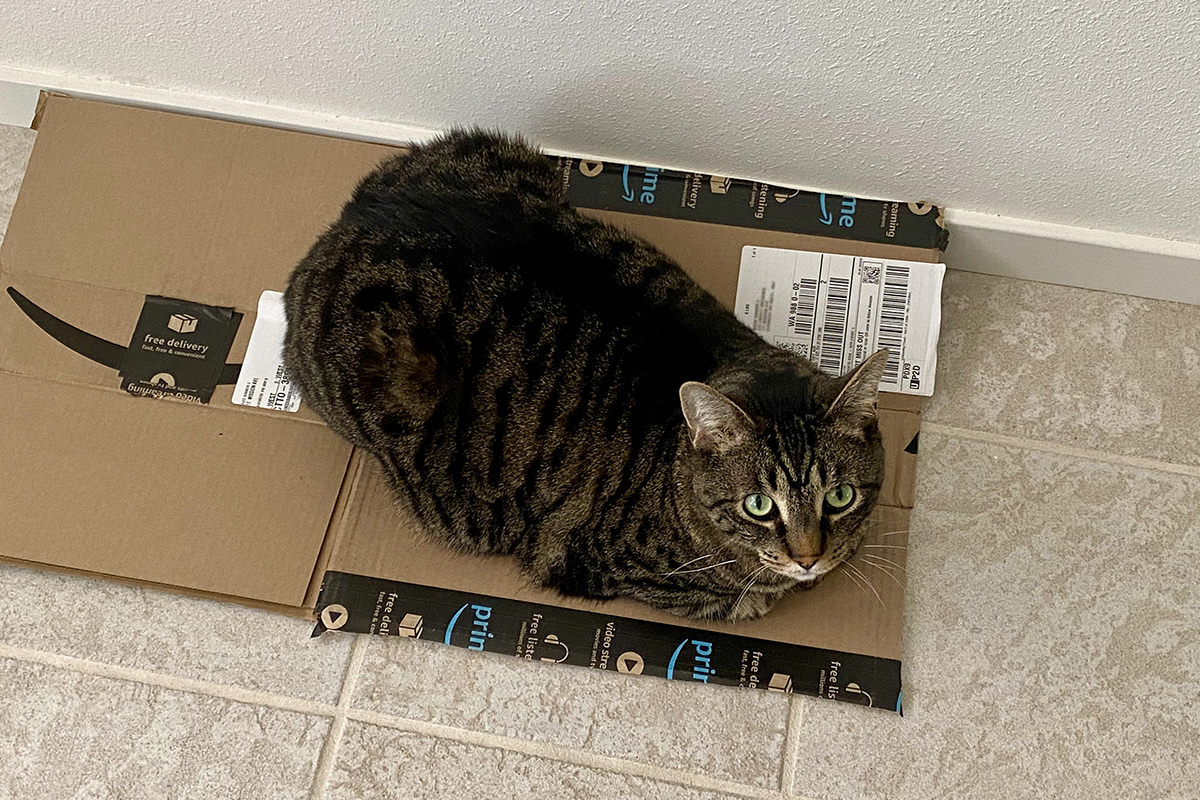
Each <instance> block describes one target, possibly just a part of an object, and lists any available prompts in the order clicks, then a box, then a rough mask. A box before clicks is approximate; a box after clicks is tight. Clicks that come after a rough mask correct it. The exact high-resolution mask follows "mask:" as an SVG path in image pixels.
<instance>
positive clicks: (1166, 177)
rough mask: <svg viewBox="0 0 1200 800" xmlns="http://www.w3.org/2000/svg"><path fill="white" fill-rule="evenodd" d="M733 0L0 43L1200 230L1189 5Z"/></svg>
mask: <svg viewBox="0 0 1200 800" xmlns="http://www.w3.org/2000/svg"><path fill="white" fill-rule="evenodd" d="M6 5H7V6H8V7H7V8H6V7H5V6H6ZM580 5H581V6H583V5H585V4H580ZM740 5H741V7H737V8H730V6H731V4H730V3H728V2H725V1H724V0H692V3H691V4H690V5H688V6H685V4H683V3H673V4H671V5H670V6H667V5H665V4H663V5H660V4H653V5H652V4H649V3H639V4H634V3H624V4H616V3H593V4H586V8H583V7H581V8H570V7H569V6H566V5H556V4H552V3H548V2H540V3H539V2H525V3H521V2H496V1H495V0H490V2H479V1H478V0H477V1H476V2H463V0H452V1H451V2H441V3H437V2H432V1H431V0H411V1H410V2H404V3H386V2H379V1H378V0H375V1H372V0H339V2H336V3H335V2H329V3H325V4H324V5H322V6H321V7H320V8H313V7H311V6H310V5H309V4H302V3H294V4H291V7H289V5H288V4H284V3H280V2H263V1H262V0H259V1H258V2H254V1H253V0H251V1H250V2H247V0H207V1H206V2H188V3H184V2H181V1H180V0H175V2H169V3H164V2H161V1H159V2H151V1H150V0H123V1H119V0H77V1H75V2H70V1H66V2H64V1H63V0H53V1H51V0H21V2H17V0H0V18H3V19H4V20H5V21H4V24H3V25H2V26H0V63H4V64H9V65H11V66H18V67H26V68H31V69H41V70H53V71H58V72H66V73H71V74H80V75H90V76H96V77H106V78H113V79H116V80H119V81H124V82H129V83H135V84H143V85H148V86H154V87H161V88H170V89H179V90H184V91H196V92H201V93H204V94H208V95H216V96H223V97H230V98H235V99H241V100H250V101H255V102H263V103H270V104H276V105H281V106H289V107H294V108H302V109H309V110H317V111H324V112H332V113H337V114H345V115H349V116H354V117H362V118H367V119H373V120H387V121H392V120H394V121H399V122H409V123H416V124H421V125H427V126H432V127H441V126H445V125H448V124H451V123H463V122H481V123H487V124H491V125H497V126H502V127H505V128H510V129H517V130H521V131H524V132H526V133H528V134H530V135H531V136H533V137H535V138H536V139H538V140H539V141H541V142H543V143H545V144H547V145H551V146H557V147H562V148H570V149H576V150H585V151H588V152H593V153H598V154H602V155H607V156H612V157H627V158H630V159H636V160H642V161H650V162H657V163H664V164H669V165H673V166H682V167H696V168H704V169H709V170H713V171H719V172H727V173H734V174H740V175H745V176H748V177H758V178H764V179H767V180H771V181H774V182H777V183H792V184H799V185H804V186H811V187H816V188H825V189H829V190H831V191H843V192H848V193H855V194H865V195H877V196H887V197H896V198H901V199H909V198H929V199H934V200H937V201H939V202H942V203H945V204H947V205H950V206H953V207H955V208H959V209H967V210H974V211H985V212H995V213H999V214H1005V215H1009V216H1017V217H1033V218H1040V219H1045V220H1048V221H1052V222H1059V223H1065V224H1071V225H1081V226H1085V227H1090V228H1100V229H1107V230H1113V231H1120V232H1127V233H1142V234H1148V235H1154V236H1163V237H1167V238H1175V239H1181V240H1185V241H1200V226H1197V224H1196V220H1197V219H1200V153H1197V149H1198V147H1197V143H1198V142H1200V113H1198V108H1200V4H1197V3H1194V2H1187V1H1186V0H1178V2H1157V3H1151V2H1145V0H1131V1H1130V2H1125V1H1124V0H1045V1H1044V2H1043V1H1042V0H1025V2H1012V1H1011V0H992V1H991V2H986V3H985V2H978V0H945V1H944V2H917V1H916V0H913V1H912V2H906V3H887V2H883V1H882V0H842V1H841V2H835V1H830V2H824V3H818V2H814V1H813V0H804V2H792V3H790V4H783V3H779V4H773V5H778V6H785V5H786V6H788V10H786V11H780V10H776V9H774V8H770V7H768V6H767V5H766V4H763V3H742V4H740Z"/></svg>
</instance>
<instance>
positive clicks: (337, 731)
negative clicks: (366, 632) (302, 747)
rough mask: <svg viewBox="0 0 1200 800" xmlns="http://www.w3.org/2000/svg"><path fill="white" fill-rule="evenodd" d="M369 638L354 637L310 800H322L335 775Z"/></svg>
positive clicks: (319, 759)
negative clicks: (329, 782)
mask: <svg viewBox="0 0 1200 800" xmlns="http://www.w3.org/2000/svg"><path fill="white" fill-rule="evenodd" d="M367 641H368V640H367V637H366V636H356V637H354V644H353V645H352V647H351V650H350V663H349V664H347V665H346V676H345V678H343V679H342V691H341V694H340V695H339V696H338V704H337V709H336V710H335V711H334V714H333V724H332V725H330V726H329V733H327V734H325V746H324V747H322V748H321V756H320V757H319V758H318V759H317V769H316V771H315V772H314V773H313V782H312V790H311V792H310V794H309V797H310V800H321V798H323V797H324V796H325V784H326V783H328V781H329V776H330V775H331V774H333V768H334V766H336V765H337V755H338V750H339V749H340V748H341V744H342V734H343V733H345V731H346V715H347V714H348V713H349V711H350V702H351V700H353V699H354V687H355V685H356V684H357V683H358V676H359V673H361V672H362V664H363V659H364V658H365V657H366V653H367Z"/></svg>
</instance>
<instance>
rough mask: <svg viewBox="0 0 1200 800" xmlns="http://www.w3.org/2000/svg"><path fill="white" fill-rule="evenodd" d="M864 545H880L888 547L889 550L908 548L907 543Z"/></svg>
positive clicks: (866, 545)
mask: <svg viewBox="0 0 1200 800" xmlns="http://www.w3.org/2000/svg"><path fill="white" fill-rule="evenodd" d="M863 547H879V548H887V549H888V550H907V549H908V545H906V544H864V545H863Z"/></svg>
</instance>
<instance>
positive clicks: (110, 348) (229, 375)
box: [7, 286, 242, 386]
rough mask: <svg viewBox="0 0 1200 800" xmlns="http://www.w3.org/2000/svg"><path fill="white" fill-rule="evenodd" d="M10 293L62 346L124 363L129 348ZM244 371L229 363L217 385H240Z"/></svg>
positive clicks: (104, 360)
mask: <svg viewBox="0 0 1200 800" xmlns="http://www.w3.org/2000/svg"><path fill="white" fill-rule="evenodd" d="M7 291H8V296H9V297H11V298H12V299H13V302H14V303H16V304H17V308H19V309H21V310H22V311H23V312H25V316H27V317H29V319H31V320H33V324H34V325H37V326H38V327H39V328H41V329H42V330H43V331H45V332H46V333H48V334H50V336H51V338H53V339H54V340H55V341H57V342H58V343H59V344H61V345H63V346H65V347H67V348H68V349H70V350H74V351H75V352H76V353H78V354H79V355H81V356H83V357H84V358H86V359H89V360H90V361H95V362H96V363H97V364H103V365H104V366H106V367H108V368H110V369H115V370H120V369H121V361H122V360H123V359H124V358H125V351H126V350H127V349H128V348H127V347H123V346H121V345H119V344H117V343H116V342H110V341H108V340H107V339H101V338H100V337H99V336H93V335H92V334H90V333H88V332H87V331H85V330H80V329H79V328H76V327H75V326H74V325H72V324H71V323H69V322H64V321H63V320H61V319H59V318H58V317H56V316H54V315H53V314H51V313H50V312H49V311H46V310H45V309H44V308H42V307H41V306H39V305H38V304H37V303H35V302H33V301H32V300H30V299H29V298H28V297H26V296H25V295H23V294H21V293H20V292H18V291H17V290H16V289H14V288H13V287H12V286H9V287H8V290H7ZM241 371H242V365H241V364H226V365H225V367H224V368H223V369H222V370H221V377H220V379H219V380H218V381H217V385H218V386H221V385H225V384H230V385H231V384H235V383H237V378H238V373H239V372H241Z"/></svg>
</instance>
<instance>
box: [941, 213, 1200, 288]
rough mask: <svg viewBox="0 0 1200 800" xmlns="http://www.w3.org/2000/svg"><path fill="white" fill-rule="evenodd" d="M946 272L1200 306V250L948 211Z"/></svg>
mask: <svg viewBox="0 0 1200 800" xmlns="http://www.w3.org/2000/svg"><path fill="white" fill-rule="evenodd" d="M946 226H947V227H948V228H949V229H950V246H949V247H948V248H947V249H946V265H947V266H948V267H950V268H952V269H961V270H968V271H970V272H985V273H988V274H991V275H1003V276H1005V277H1010V278H1024V279H1026V280H1032V281H1042V282H1043V283H1057V284H1062V285H1065V286H1079V287H1082V288H1084V289H1097V290H1099V291H1104V292H1117V293H1118V294H1131V295H1137V296H1139V297H1152V298H1155V299H1157V300H1173V301H1176V302H1180V303H1194V304H1198V305H1200V244H1191V243H1188V242H1175V241H1171V240H1169V239H1155V238H1152V237H1149V236H1134V235H1131V234H1126V233H1114V232H1111V231H1098V230H1091V229H1089V228H1077V227H1074V226H1070V225H1055V224H1052V223H1048V222H1039V221H1036V220H1028V219H1017V218H1014V217H1000V216H996V215H994V214H982V213H979V212H976V211H955V210H953V209H948V210H947V211H946Z"/></svg>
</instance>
